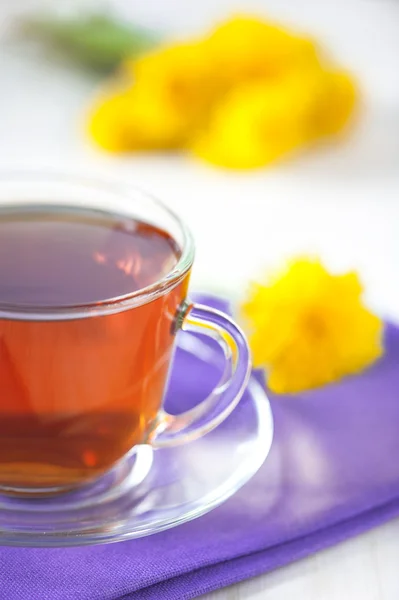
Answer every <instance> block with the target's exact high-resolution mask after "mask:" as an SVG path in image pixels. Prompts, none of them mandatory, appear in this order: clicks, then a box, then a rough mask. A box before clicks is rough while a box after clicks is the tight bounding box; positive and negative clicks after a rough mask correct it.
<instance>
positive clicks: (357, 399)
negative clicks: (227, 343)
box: [0, 297, 399, 600]
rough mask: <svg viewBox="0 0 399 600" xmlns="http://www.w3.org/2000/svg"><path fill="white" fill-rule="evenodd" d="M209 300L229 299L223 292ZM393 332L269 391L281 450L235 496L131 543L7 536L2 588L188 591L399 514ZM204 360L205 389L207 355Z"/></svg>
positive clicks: (136, 595) (75, 594)
mask: <svg viewBox="0 0 399 600" xmlns="http://www.w3.org/2000/svg"><path fill="white" fill-rule="evenodd" d="M202 301H203V302H206V303H207V304H211V305H214V306H217V307H218V308H221V309H224V310H228V306H227V304H226V303H225V302H223V301H222V300H220V299H215V298H209V297H204V298H202ZM385 337H386V339H385V347H386V353H385V356H384V358H383V359H382V360H381V361H380V362H379V363H378V364H376V365H374V366H373V367H372V368H371V369H369V370H368V371H367V372H365V373H363V374H361V375H359V376H356V377H351V378H348V379H346V380H344V381H342V382H341V383H338V384H334V385H330V386H327V387H325V388H323V389H320V390H315V391H311V392H308V393H303V394H300V395H298V396H292V397H285V396H273V395H271V394H270V395H269V396H270V400H271V404H272V411H273V415H274V420H275V438H274V442H273V445H272V449H271V452H270V455H269V457H268V458H267V460H266V462H265V464H264V465H263V467H262V468H261V469H260V471H259V472H258V473H257V475H255V477H254V478H253V479H252V480H251V481H250V482H249V483H248V484H247V485H246V486H244V488H242V489H241V490H240V491H239V492H238V493H237V494H236V495H235V496H233V497H232V498H231V499H230V500H228V501H227V502H226V503H225V504H224V505H222V506H220V507H219V508H217V509H216V510H214V511H213V512H211V513H209V514H208V515H205V516H203V517H201V518H199V519H197V520H195V521H192V522H190V523H186V524H184V525H181V526H179V527H176V528H174V529H170V530H168V531H165V532H162V533H159V534H156V535H154V536H150V537H146V538H141V539H138V540H133V541H130V542H123V543H118V544H111V545H106V546H95V547H77V548H65V549H63V548H51V549H35V548H33V549H32V548H7V547H2V548H0V598H7V599H8V600H17V599H18V600H19V599H21V598H24V599H25V598H26V599H30V600H36V599H40V600H47V599H48V600H50V599H51V600H76V599H77V598H79V600H122V599H123V600H127V599H132V600H136V599H137V600H149V599H154V600H155V599H156V600H160V599H164V598H165V599H167V600H175V599H176V600H177V599H178V600H185V599H189V598H194V597H197V596H199V595H201V594H204V593H206V592H209V591H212V590H214V589H217V588H219V587H222V586H226V585H229V584H233V583H236V582H238V581H241V580H243V579H245V578H248V577H252V576H254V575H258V574H260V573H265V572H267V571H270V570H272V569H274V568H276V567H280V566H282V565H285V564H287V563H289V562H291V561H294V560H296V559H298V558H301V557H304V556H307V555H309V554H311V553H314V552H316V551H318V550H320V549H322V548H326V547H328V546H331V545H333V544H335V543H337V542H339V541H341V540H344V539H346V538H348V537H350V536H353V535H356V534H358V533H360V532H362V531H365V530H367V529H369V528H371V527H373V526H375V525H378V524H380V523H383V522H384V521H386V520H388V519H391V518H393V517H395V516H396V515H399V461H398V460H397V457H398V456H399V329H398V328H396V327H394V326H392V325H387V327H386V335H385ZM199 368H200V372H199V373H198V386H201V385H204V386H205V387H204V390H205V389H207V386H206V380H207V366H206V365H205V364H201V365H200V367H199ZM257 377H259V378H261V375H260V374H257ZM176 378H178V374H176V375H175V377H174V378H172V384H171V390H170V391H171V393H173V386H174V385H177V383H178V381H177V379H176ZM202 382H203V383H202ZM197 391H198V390H197ZM204 393H205V392H204ZM244 401H245V398H244ZM243 414H245V413H243Z"/></svg>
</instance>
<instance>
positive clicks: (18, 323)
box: [0, 172, 251, 496]
mask: <svg viewBox="0 0 399 600" xmlns="http://www.w3.org/2000/svg"><path fill="white" fill-rule="evenodd" d="M26 210H29V211H50V212H56V213H57V214H61V213H62V212H63V211H64V212H71V211H72V212H73V211H81V210H87V211H93V210H94V211H97V212H98V214H108V213H112V214H113V215H119V216H120V217H122V218H123V219H124V220H125V221H126V220H128V219H135V220H140V221H142V222H145V223H147V224H149V225H152V226H155V227H157V228H159V229H161V230H163V231H164V232H166V233H167V234H169V235H170V236H171V237H172V238H173V240H174V241H175V243H176V244H177V245H178V247H179V248H180V256H179V259H178V261H177V264H175V266H173V268H172V269H171V270H170V271H169V272H168V273H167V274H166V275H164V276H162V278H161V279H159V281H156V282H155V283H153V284H151V285H149V286H147V287H143V288H142V289H139V290H138V291H137V290H136V291H132V292H131V293H128V294H125V295H123V296H119V297H111V298H107V299H105V300H104V301H102V302H99V303H98V302H97V303H87V304H79V305H76V304H74V305H68V304H66V305H59V304H57V305H51V303H46V304H45V306H43V305H37V306H33V305H29V306H25V305H20V304H19V305H10V304H7V303H4V302H2V298H1V296H0V491H2V492H3V493H9V494H24V495H28V496H31V495H32V496H35V495H48V494H57V493H61V492H64V491H67V490H70V489H72V488H77V487H80V486H82V485H84V484H86V483H87V482H90V481H93V480H95V479H97V478H98V477H100V476H101V475H102V474H104V473H105V472H108V470H111V469H112V468H113V467H114V466H115V465H116V464H117V463H118V462H119V461H121V460H122V459H124V457H126V456H127V455H128V454H129V453H130V452H132V449H133V451H134V448H135V447H136V446H137V445H138V444H140V445H141V444H150V445H151V446H153V447H166V446H173V445H176V444H181V443H185V442H188V441H192V440H195V439H197V438H199V437H201V436H202V435H204V434H205V433H207V432H209V431H211V430H212V429H214V428H215V427H216V426H217V425H219V424H220V423H221V422H222V421H223V420H224V419H225V418H226V417H227V415H229V414H230V412H231V411H232V410H233V409H234V407H235V406H236V405H237V403H238V401H239V400H240V398H241V396H242V394H243V392H244V390H245V388H246V385H247V383H248V379H249V376H250V370H251V362H250V354H249V350H248V345H247V342H246V339H245V336H244V335H243V333H242V331H241V330H240V328H239V327H238V326H237V325H236V324H235V323H234V322H233V321H232V320H231V319H230V317H228V316H227V315H225V314H223V313H221V312H219V311H217V310H214V309H212V308H209V307H206V306H202V305H199V304H195V303H192V302H190V301H189V300H188V299H187V288H188V282H189V277H190V271H191V267H192V264H193V260H194V243H193V239H192V237H191V235H190V233H189V231H188V230H187V228H186V226H185V225H184V224H183V223H182V222H181V220H180V219H179V218H178V217H177V216H176V215H175V214H174V213H173V212H172V211H170V210H169V209H168V208H167V207H165V206H164V205H163V204H162V203H160V202H159V201H158V200H155V199H154V198H152V197H150V196H149V195H148V194H145V193H143V192H141V191H139V190H137V189H135V188H133V187H131V186H130V185H124V184H119V183H114V182H105V181H104V182H101V181H92V180H90V179H84V178H74V177H70V176H67V175H60V174H51V173H40V172H14V173H3V174H2V175H1V176H0V215H1V214H5V213H10V212H11V213H15V211H19V212H24V211H26ZM50 283H51V282H50ZM0 289H1V287H0ZM138 327H139V328H140V336H138V334H137V331H138ZM179 329H183V330H184V331H189V332H197V333H201V334H204V335H207V336H210V337H211V338H212V339H213V340H215V341H216V342H217V343H218V344H219V346H220V349H221V352H222V353H223V355H224V359H225V369H224V372H223V376H222V378H221V380H220V381H219V383H218V384H217V386H216V387H215V389H214V390H213V391H212V393H211V394H210V395H209V396H208V397H207V398H205V399H204V400H203V401H202V402H201V403H200V404H199V405H197V406H196V407H195V408H193V409H192V410H189V411H187V412H184V413H183V414H179V415H171V414H168V413H167V412H166V411H165V410H164V408H163V395H164V391H165V387H166V384H167V378H168V373H169V370H170V366H171V363H172V355H173V348H174V342H175V336H176V333H177V332H178V331H179ZM160 340H161V341H160ZM143 365H144V367H143ZM143 369H145V370H144V371H143ZM136 371H137V373H140V374H141V375H140V377H138V376H137V378H136V379H135V376H134V375H133V374H134V373H136ZM16 373H17V375H16ZM129 373H130V374H131V376H129ZM143 373H144V375H143ZM111 380H112V385H111ZM15 381H18V382H22V383H18V385H19V388H18V389H17V387H16V385H17V384H15ZM115 381H116V382H117V383H115ZM127 381H129V385H127V383H126V382H127ZM123 382H125V383H123ZM122 384H123V385H125V388H123V389H122V388H118V400H115V402H116V406H117V408H116V409H115V410H114V409H113V408H112V410H111V409H110V408H109V407H110V406H111V407H112V406H113V399H112V397H111V398H110V397H109V395H110V394H111V393H112V390H114V389H116V388H115V385H116V386H118V385H119V386H122ZM133 388H134V390H135V391H134V393H133V392H132V391H131V390H132V389H133ZM20 389H21V390H23V392H20V391H19V390H20ZM16 390H17V391H16ZM44 390H45V391H44ZM76 390H79V392H76ZM82 390H83V391H82ZM18 394H19V395H18ZM129 394H130V395H129ZM22 397H23V398H24V400H23V401H22V400H21V401H20V398H22ZM44 397H46V398H47V400H46V402H47V404H45V402H44ZM122 397H123V400H119V398H122ZM15 398H16V399H17V400H16V401H15ZM49 398H51V402H50V401H49V400H48V399H49ZM18 403H19V404H20V405H19V404H18ZM50 404H51V406H50ZM105 406H106V407H107V408H106V409H105V408H104V407H105ZM107 411H108V412H107ZM18 419H20V420H21V422H22V421H23V423H24V424H25V425H24V427H20V428H17V429H15V423H17V424H18V423H19V421H18ZM54 422H56V423H57V427H58V429H57V432H58V433H57V435H56V434H54V427H53V429H51V428H50V425H49V423H50V424H54ZM10 423H11V424H12V427H14V429H13V431H14V430H15V431H18V436H17V437H16V436H15V435H14V437H13V439H12V440H11V441H10V439H11V438H10V434H9V432H10V425H9V424H10ZM104 423H105V425H106V426H105V427H104ZM1 424H3V426H1ZM28 425H29V426H28ZM101 428H102V429H101ZM100 430H101V431H100ZM103 430H106V431H105V433H104V431H103ZM60 432H61V433H60ZM101 436H102V437H101ZM107 436H108V437H107ZM90 440H92V442H90ZM91 443H93V444H94V445H93V446H92V447H91V446H90V444H91ZM85 444H86V446H85ZM16 448H17V449H18V451H16V450H15V449H16ZM93 448H94V450H93ZM96 452H97V454H96ZM71 454H73V456H74V460H75V463H73V465H72V466H71V464H72V463H71V464H69V463H68V462H66V457H69V455H71ZM97 455H98V456H102V460H100V462H99V463H98V461H97V463H98V464H96V457H97ZM104 457H106V459H105V458H104ZM79 460H80V461H81V463H79Z"/></svg>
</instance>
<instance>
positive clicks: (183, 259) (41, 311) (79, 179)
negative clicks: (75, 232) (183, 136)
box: [0, 169, 195, 320]
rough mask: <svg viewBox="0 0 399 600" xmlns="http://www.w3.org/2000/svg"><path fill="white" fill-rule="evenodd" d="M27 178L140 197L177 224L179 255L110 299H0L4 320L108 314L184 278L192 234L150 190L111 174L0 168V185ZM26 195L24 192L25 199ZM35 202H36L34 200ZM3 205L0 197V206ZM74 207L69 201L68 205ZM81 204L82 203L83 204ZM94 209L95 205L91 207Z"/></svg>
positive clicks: (149, 297)
mask: <svg viewBox="0 0 399 600" xmlns="http://www.w3.org/2000/svg"><path fill="white" fill-rule="evenodd" d="M29 181H31V182H32V183H40V182H43V183H49V184H53V185H54V184H60V185H62V184H64V185H68V184H69V185H75V186H78V187H80V188H81V189H82V190H83V189H84V188H87V189H89V190H92V191H95V190H96V189H98V190H102V191H103V192H104V191H105V192H109V193H112V194H114V195H118V196H120V197H121V198H123V197H125V198H126V199H127V200H128V199H129V197H130V198H134V197H136V198H141V199H143V200H146V201H148V202H150V203H151V204H153V205H154V206H155V207H156V208H157V209H159V210H161V211H162V212H163V213H164V214H166V215H168V217H169V218H171V219H172V220H173V221H174V223H175V225H177V226H178V228H179V230H180V233H181V235H182V243H181V244H179V246H180V250H181V255H180V257H179V259H178V261H177V263H176V264H175V266H174V267H173V268H172V269H171V270H170V271H168V273H166V275H164V276H162V277H161V278H160V279H158V280H157V281H155V282H154V283H152V284H150V285H148V286H145V287H143V288H140V289H139V290H136V291H134V292H128V293H127V294H123V295H120V296H114V297H112V298H106V299H104V300H101V301H97V302H96V301H91V302H87V303H81V304H64V305H60V304H58V305H51V304H49V305H45V306H40V305H33V304H29V305H23V304H7V303H3V302H1V299H0V318H8V319H12V318H15V319H25V320H32V319H35V320H65V319H76V318H84V317H90V316H100V315H106V314H110V313H117V312H122V311H125V310H128V309H129V308H134V307H135V306H140V305H142V304H147V303H148V302H151V301H152V300H155V299H156V298H158V297H160V296H163V295H164V294H166V293H167V292H168V291H169V290H171V289H173V288H174V287H176V286H177V285H178V284H179V283H180V282H181V281H182V279H183V278H184V277H185V275H186V274H187V272H188V271H189V270H190V269H191V267H192V264H193V261H194V255H195V245H194V239H193V236H192V234H191V232H190V230H189V228H188V227H187V226H186V224H185V223H184V222H183V221H182V219H180V217H179V216H178V215H177V214H176V213H175V212H174V210H172V209H171V208H169V207H168V206H167V205H166V204H164V202H162V201H161V200H159V199H158V198H157V197H155V196H154V195H152V194H151V193H150V192H148V191H145V190H143V189H142V188H140V187H138V186H135V185H133V184H131V183H129V182H126V181H125V182H119V181H117V180H116V179H115V178H114V177H109V176H107V177H101V178H100V177H97V176H93V177H91V176H88V175H81V174H74V173H71V172H61V171H58V170H52V169H0V187H1V186H3V185H5V184H11V185H13V184H24V183H27V182H29ZM28 199H29V196H28V195H27V200H28ZM38 204H39V203H38ZM47 204H48V206H52V207H57V206H58V207H64V208H66V207H67V206H68V205H67V203H57V202H54V204H51V203H47ZM4 206H5V205H4V204H3V203H2V201H1V200H0V209H1V208H2V207H4ZM7 206H10V207H12V206H20V207H22V206H29V203H24V202H23V201H21V202H20V201H17V202H15V203H10V204H9V205H8V204H7ZM71 206H74V205H73V204H71V205H69V207H71ZM83 207H84V205H83ZM93 208H94V210H96V208H95V207H93Z"/></svg>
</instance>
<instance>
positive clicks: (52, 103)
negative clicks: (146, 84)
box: [0, 0, 399, 600]
mask: <svg viewBox="0 0 399 600" xmlns="http://www.w3.org/2000/svg"><path fill="white" fill-rule="evenodd" d="M26 4H27V0H25V1H23V0H18V1H17V0H16V1H15V2H14V3H13V5H12V7H3V5H1V4H0V25H3V28H2V29H3V33H4V30H5V29H6V24H7V19H6V13H7V14H8V13H9V12H10V11H15V10H20V9H21V8H24V7H25V6H26ZM118 4H119V5H120V6H121V7H122V9H123V10H124V11H125V12H126V13H132V12H133V9H132V8H131V7H133V5H134V11H135V14H136V15H138V16H139V17H140V18H141V20H142V21H143V22H148V23H150V24H159V25H161V26H162V27H163V28H169V29H170V30H174V31H175V32H176V33H181V32H182V31H185V30H189V29H190V30H194V29H196V28H198V27H199V26H201V25H203V24H205V23H206V22H207V21H210V20H211V19H212V18H213V17H214V16H215V15H217V14H226V12H228V9H229V8H230V9H231V8H232V7H233V6H239V3H237V2H231V1H229V0H218V1H216V0H212V1H211V0H202V1H201V2H200V3H195V5H194V4H193V5H190V10H188V8H187V3H185V2H184V1H183V0H173V1H170V2H161V1H160V0H158V1H156V0H151V1H150V0H147V1H146V2H145V3H144V1H143V2H137V3H129V2H123V0H119V2H118ZM243 5H245V7H246V9H247V10H249V9H250V8H251V7H255V8H257V9H258V10H262V11H263V12H265V13H266V14H270V15H272V16H273V17H276V18H279V19H281V20H285V21H286V22H292V23H296V24H298V26H300V27H302V28H304V29H307V30H308V31H311V32H314V33H315V34H317V35H319V36H320V37H321V38H322V39H323V40H324V41H325V43H326V44H327V45H328V47H329V48H331V50H332V51H333V52H334V53H335V55H336V56H338V57H339V58H340V59H341V60H344V61H345V64H346V65H347V66H349V67H351V68H352V69H353V70H354V71H355V72H356V74H357V76H358V78H359V81H360V82H361V86H362V90H363V104H364V106H363V111H362V118H361V121H360V124H359V128H358V131H357V133H356V134H355V135H354V136H353V137H352V138H351V139H349V140H348V141H347V143H345V144H344V145H343V146H340V147H337V148H333V147H331V148H329V149H326V150H325V151H323V152H321V153H310V154H308V155H306V156H303V157H302V158H300V159H299V160H297V161H296V162H294V163H291V164H286V165H284V166H280V167H278V168H277V167H276V168H275V169H270V170H265V171H260V172H257V173H249V174H248V173H243V174H242V173H236V174H227V173H224V172H223V171H217V170H213V169H210V168H208V167H205V166H203V165H201V164H199V163H196V162H193V161H191V160H189V159H186V158H182V157H173V156H170V157H165V156H161V155H159V156H150V157H149V156H147V157H140V156H135V157H131V158H127V159H120V158H115V157H109V156H107V155H102V154H99V153H97V152H96V151H94V150H93V149H92V148H91V147H90V146H89V145H88V144H87V143H86V142H85V140H84V138H83V136H82V134H81V129H80V125H81V118H82V108H83V107H84V106H85V105H86V104H87V103H88V102H89V100H90V97H91V95H92V93H93V90H94V89H95V88H96V86H97V85H98V82H97V81H96V80H95V78H93V77H89V76H86V75H84V74H83V73H79V72H78V71H75V70H73V69H71V68H67V67H66V66H65V65H60V64H56V63H54V62H52V61H46V60H43V57H41V56H40V54H39V53H38V52H37V51H35V50H34V49H30V50H29V51H28V50H27V49H22V48H18V47H16V46H15V45H9V44H5V42H3V45H2V46H0V166H2V167H4V166H14V167H15V166H18V167H21V166H46V167H52V168H57V169H61V170H72V171H75V172H81V173H86V174H87V173H90V174H95V175H99V176H107V177H108V176H113V177H116V178H118V179H123V180H126V181H132V182H134V183H135V184H137V185H139V186H141V187H144V188H146V189H149V190H150V191H151V192H153V193H155V194H156V195H158V196H159V197H161V198H162V199H163V200H164V201H166V202H167V203H168V204H169V205H170V206H172V207H173V208H174V209H175V210H177V211H178V212H179V213H180V214H181V215H182V216H183V217H184V218H185V220H186V221H187V223H188V224H189V225H190V227H191V229H192V230H193V233H194V236H195V238H196V242H197V260H196V264H195V269H194V273H193V279H192V285H193V287H194V288H198V289H208V290H216V291H219V292H221V293H225V294H228V295H231V296H233V297H239V296H241V295H242V294H243V293H244V291H245V287H246V285H247V282H248V280H249V279H250V278H251V277H253V276H256V274H259V273H260V272H261V271H262V269H263V268H267V267H270V266H272V267H273V266H276V265H278V264H279V263H280V262H281V261H282V260H284V259H285V258H287V257H290V256H293V255H296V254H304V253H312V254H316V255H319V256H321V257H322V258H323V259H324V260H325V261H326V262H327V264H329V265H331V267H334V268H342V269H344V268H356V269H358V270H359V271H360V272H361V274H362V276H363V280H364V282H365V284H366V287H367V296H368V299H369V302H370V303H371V305H372V306H374V307H375V308H377V309H378V310H379V311H380V312H381V313H382V314H384V315H387V316H389V317H390V318H392V319H394V320H397V321H399V273H398V267H399V69H398V68H397V57H398V56H399V2H395V1H394V0H357V1H355V0H352V1H346V2H343V1H336V2H329V3H326V2H324V3H323V2H316V1H314V2H310V1H308V2H296V3H295V2H292V1H290V2H289V1H287V0H280V1H279V2H278V1H277V0H274V1H273V0H271V1H267V0H264V1H257V2H253V1H252V2H250V1H247V2H245V3H243V2H241V6H243ZM0 33H1V27H0ZM398 400H399V398H398ZM398 431H399V424H398ZM398 569H399V521H396V522H391V523H389V524H387V525H385V526H383V527H380V528H377V529H375V530H373V531H372V532H369V533H368V534H365V535H362V536H360V537H358V538H356V539H353V540H351V541H348V542H346V543H343V544H340V545H339V546H337V547H335V548H332V549H330V550H327V551H325V552H321V553H319V554H317V555H316V556H314V557H311V558H309V559H305V560H302V561H300V562H298V563H296V564H294V565H291V566H289V567H286V568H284V569H280V570H278V571H276V572H274V573H271V574H268V575H266V576H263V577H259V578H257V579H255V580H253V581H250V582H245V583H243V584H241V585H238V586H235V587H233V588H231V589H227V590H221V591H220V592H217V593H215V594H210V595H208V596H207V598H208V600H211V599H212V600H227V599H229V600H233V599H239V598H245V599H248V600H255V599H260V598H267V599H268V600H290V599H291V598H295V600H346V599H349V598H350V599H351V600H369V599H370V600H398V599H399V570H398Z"/></svg>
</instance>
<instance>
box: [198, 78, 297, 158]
mask: <svg viewBox="0 0 399 600" xmlns="http://www.w3.org/2000/svg"><path fill="white" fill-rule="evenodd" d="M308 111H309V95H308V93H307V90H306V89H304V88H303V86H302V84H301V83H300V81H299V80H298V79H295V80H288V81H286V82H285V83H284V85H283V84H281V82H279V83H274V84H270V83H264V82H256V83H250V84H246V85H242V86H240V87H238V88H237V89H234V90H233V91H232V92H231V93H230V94H229V95H228V96H227V98H226V100H225V101H224V102H221V103H220V104H219V105H218V106H217V107H216V109H215V111H214V114H213V117H212V118H211V120H210V123H209V126H208V128H207V129H206V130H205V131H203V132H201V133H200V134H199V135H198V136H197V137H196V138H194V140H193V143H192V151H193V153H194V154H195V155H196V156H199V157H201V158H203V159H204V160H206V161H208V162H210V163H213V164H215V165H219V166H223V167H227V168H233V169H246V168H254V167H261V166H264V165H267V164H269V163H271V162H273V161H275V160H276V159H279V158H281V157H282V156H284V155H285V154H287V153H289V152H292V151H294V150H295V149H297V148H299V147H300V146H301V145H303V144H305V143H306V141H307V136H308V132H307V129H306V127H305V117H306V115H307V114H308Z"/></svg>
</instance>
